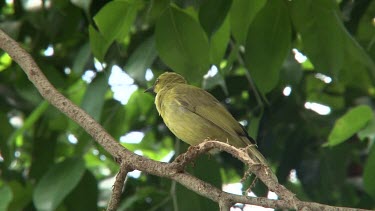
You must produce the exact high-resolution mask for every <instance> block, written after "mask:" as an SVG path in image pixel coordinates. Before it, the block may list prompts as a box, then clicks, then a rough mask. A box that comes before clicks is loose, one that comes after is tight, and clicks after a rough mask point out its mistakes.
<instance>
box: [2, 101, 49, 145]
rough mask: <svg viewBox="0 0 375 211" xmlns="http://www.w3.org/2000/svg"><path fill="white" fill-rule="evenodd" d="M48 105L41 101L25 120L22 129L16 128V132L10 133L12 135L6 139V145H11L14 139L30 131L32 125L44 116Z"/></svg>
mask: <svg viewBox="0 0 375 211" xmlns="http://www.w3.org/2000/svg"><path fill="white" fill-rule="evenodd" d="M48 106H49V103H48V102H47V101H43V102H42V103H40V104H39V105H38V107H36V108H35V109H34V111H33V112H32V113H31V114H30V115H29V116H28V117H27V118H26V120H25V122H24V124H23V125H22V127H20V128H18V129H17V130H16V131H14V132H13V133H12V135H11V136H10V137H9V139H8V143H12V142H13V141H15V139H16V138H17V137H19V136H21V135H22V134H23V133H24V132H25V131H26V130H28V129H30V128H31V127H32V126H33V125H34V123H35V122H36V121H37V120H38V119H39V118H40V117H41V116H42V115H43V114H44V112H45V111H46V110H47V108H48Z"/></svg>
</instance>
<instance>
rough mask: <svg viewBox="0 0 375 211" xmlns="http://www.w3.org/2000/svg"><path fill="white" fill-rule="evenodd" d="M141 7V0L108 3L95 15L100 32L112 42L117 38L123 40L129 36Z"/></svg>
mask: <svg viewBox="0 0 375 211" xmlns="http://www.w3.org/2000/svg"><path fill="white" fill-rule="evenodd" d="M139 8H140V3H139V1H111V2H109V3H107V4H106V5H105V6H104V7H103V8H102V9H101V10H100V11H99V12H98V14H96V15H95V17H94V21H95V23H96V25H97V26H98V28H99V31H100V34H102V35H103V37H104V38H105V39H106V40H108V41H109V42H110V43H112V42H113V41H115V40H117V41H119V42H122V41H123V40H124V39H125V37H126V36H128V34H129V31H130V28H131V26H132V24H133V22H134V20H135V17H136V15H137V11H138V9H139Z"/></svg>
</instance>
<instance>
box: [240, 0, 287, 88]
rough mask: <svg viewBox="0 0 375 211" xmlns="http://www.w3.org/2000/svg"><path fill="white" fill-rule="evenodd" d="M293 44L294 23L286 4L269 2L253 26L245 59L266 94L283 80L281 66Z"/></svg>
mask: <svg viewBox="0 0 375 211" xmlns="http://www.w3.org/2000/svg"><path fill="white" fill-rule="evenodd" d="M290 46H291V25H290V20H289V15H288V10H287V7H286V5H285V4H284V2H283V1H281V0H276V1H268V2H267V4H266V5H265V6H264V8H263V9H262V10H261V11H260V12H259V13H258V15H257V17H256V18H255V19H254V21H253V23H252V24H251V25H250V28H249V32H248V34H247V40H246V52H245V62H246V65H247V68H248V69H249V70H250V73H251V76H252V77H253V79H254V81H255V84H256V86H257V87H258V89H259V90H260V91H261V92H262V93H267V92H269V91H271V90H272V89H273V88H274V87H275V86H276V85H277V83H278V82H279V75H280V69H281V65H282V63H283V61H284V60H285V58H286V57H287V55H288V53H289V51H290Z"/></svg>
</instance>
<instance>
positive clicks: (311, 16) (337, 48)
mask: <svg viewBox="0 0 375 211" xmlns="http://www.w3.org/2000/svg"><path fill="white" fill-rule="evenodd" d="M291 5H292V7H291V14H292V16H291V17H292V20H293V23H294V25H295V28H296V29H297V31H298V33H300V35H301V38H302V41H303V46H304V47H303V50H304V52H305V53H306V54H307V57H309V59H310V60H311V62H312V63H313V64H314V67H315V69H316V70H317V71H318V72H321V73H324V74H326V75H329V76H333V77H335V76H337V74H338V72H339V71H340V70H341V68H342V65H343V59H344V41H345V40H344V36H343V35H344V34H345V31H343V30H342V29H344V27H342V26H341V25H342V22H341V20H340V19H339V17H340V15H339V14H338V11H337V5H336V1H334V0H296V1H292V2H291ZM317 14H319V15H317ZM318 43H319V44H318Z"/></svg>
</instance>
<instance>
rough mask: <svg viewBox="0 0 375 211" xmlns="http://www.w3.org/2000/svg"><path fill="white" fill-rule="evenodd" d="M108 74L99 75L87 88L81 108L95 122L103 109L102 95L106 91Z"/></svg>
mask: <svg viewBox="0 0 375 211" xmlns="http://www.w3.org/2000/svg"><path fill="white" fill-rule="evenodd" d="M108 77H109V74H106V73H102V74H99V75H98V76H97V77H96V78H95V79H94V80H93V81H92V82H91V83H90V84H89V86H88V87H87V89H86V93H85V95H84V96H83V100H82V104H81V108H82V109H83V110H85V111H86V112H87V113H88V114H90V116H91V117H93V118H94V119H95V120H99V118H100V114H101V112H102V109H103V104H104V95H105V93H106V92H107V90H108Z"/></svg>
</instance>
